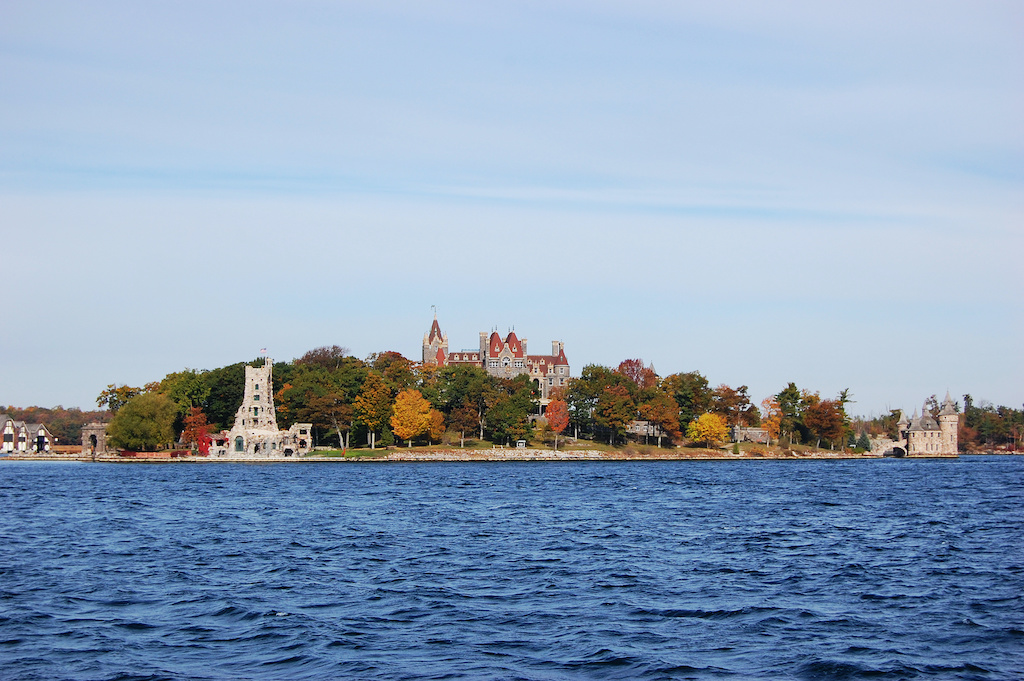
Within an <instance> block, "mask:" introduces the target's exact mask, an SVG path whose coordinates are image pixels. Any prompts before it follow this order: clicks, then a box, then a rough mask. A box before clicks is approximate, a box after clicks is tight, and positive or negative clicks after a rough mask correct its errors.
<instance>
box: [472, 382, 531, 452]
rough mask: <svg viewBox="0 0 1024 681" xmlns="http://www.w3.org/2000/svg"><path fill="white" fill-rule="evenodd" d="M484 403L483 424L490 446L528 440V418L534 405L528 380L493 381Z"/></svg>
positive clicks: (529, 430) (529, 425)
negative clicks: (497, 443)
mask: <svg viewBox="0 0 1024 681" xmlns="http://www.w3.org/2000/svg"><path fill="white" fill-rule="evenodd" d="M485 400H486V401H487V412H486V413H485V415H484V420H485V422H486V427H487V430H488V431H489V433H490V437H491V441H492V442H507V441H510V440H528V439H530V435H531V434H532V432H533V424H531V423H530V415H531V414H533V413H535V412H536V411H537V403H536V402H535V401H534V390H533V381H531V380H530V377H529V376H527V375H526V374H520V375H519V376H516V377H515V378H500V379H496V380H495V381H494V382H493V383H491V384H490V388H489V389H488V390H486V392H485Z"/></svg>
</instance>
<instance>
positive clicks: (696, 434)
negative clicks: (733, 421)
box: [686, 413, 729, 449]
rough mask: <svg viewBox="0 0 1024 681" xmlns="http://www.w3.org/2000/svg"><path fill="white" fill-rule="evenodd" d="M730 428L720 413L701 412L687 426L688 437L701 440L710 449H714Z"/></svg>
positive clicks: (696, 440)
mask: <svg viewBox="0 0 1024 681" xmlns="http://www.w3.org/2000/svg"><path fill="white" fill-rule="evenodd" d="M728 433H729V429H728V426H727V425H726V423H725V419H723V418H722V417H721V416H719V415H718V414H711V413H708V414H701V415H700V416H698V417H697V418H696V419H694V420H693V421H691V422H690V425H689V426H687V428H686V437H688V438H690V439H691V440H693V441H694V442H701V443H703V444H704V446H705V447H707V448H708V449H714V448H715V447H717V446H718V445H719V444H720V443H721V442H723V441H724V440H725V438H726V437H727V436H728Z"/></svg>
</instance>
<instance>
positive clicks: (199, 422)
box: [181, 407, 210, 451]
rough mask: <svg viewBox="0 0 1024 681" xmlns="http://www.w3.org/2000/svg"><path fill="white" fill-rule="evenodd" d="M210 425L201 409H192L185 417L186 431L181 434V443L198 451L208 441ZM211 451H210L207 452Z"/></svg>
mask: <svg viewBox="0 0 1024 681" xmlns="http://www.w3.org/2000/svg"><path fill="white" fill-rule="evenodd" d="M209 432H210V425H209V423H207V421H206V414H204V413H203V410H202V409H200V408H199V407H192V408H191V409H189V410H188V415H187V416H186V417H185V429H184V430H183V431H182V432H181V441H182V442H184V443H185V444H187V445H190V446H191V447H192V449H196V448H198V447H199V446H200V444H201V443H202V442H203V441H204V440H205V439H208V438H207V435H208V434H209ZM207 451H209V450H207Z"/></svg>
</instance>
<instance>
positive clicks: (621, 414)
mask: <svg viewBox="0 0 1024 681" xmlns="http://www.w3.org/2000/svg"><path fill="white" fill-rule="evenodd" d="M594 418H595V420H596V421H597V425H599V426H601V427H602V428H604V429H605V430H607V431H608V444H609V445H614V444H615V438H616V437H621V436H622V435H624V434H625V432H626V425H627V424H628V423H629V422H630V421H632V420H633V419H635V418H636V403H634V402H633V397H632V396H631V395H630V394H629V389H628V388H626V386H624V385H610V386H608V387H607V388H605V389H604V390H603V391H602V392H601V396H600V397H599V398H598V400H597V407H596V409H595V411H594Z"/></svg>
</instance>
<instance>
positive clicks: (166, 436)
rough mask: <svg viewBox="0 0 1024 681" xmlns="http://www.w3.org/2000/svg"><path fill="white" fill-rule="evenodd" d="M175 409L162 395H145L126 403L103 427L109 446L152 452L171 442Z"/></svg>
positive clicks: (172, 403)
mask: <svg viewBox="0 0 1024 681" xmlns="http://www.w3.org/2000/svg"><path fill="white" fill-rule="evenodd" d="M177 411H178V410H177V407H176V406H175V404H174V402H172V401H171V399H170V398H168V397H167V396H166V395H161V394H160V393H145V394H142V395H137V396H135V397H133V398H132V399H130V400H128V402H126V403H125V404H124V406H122V407H121V408H120V409H118V411H117V414H115V415H114V418H113V419H112V420H111V422H110V425H109V426H107V436H108V438H109V440H110V444H111V445H113V446H114V447H116V448H118V449H128V450H132V451H153V450H155V449H156V448H157V447H158V446H160V445H163V444H168V443H171V442H173V441H174V418H175V416H176V415H177Z"/></svg>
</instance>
